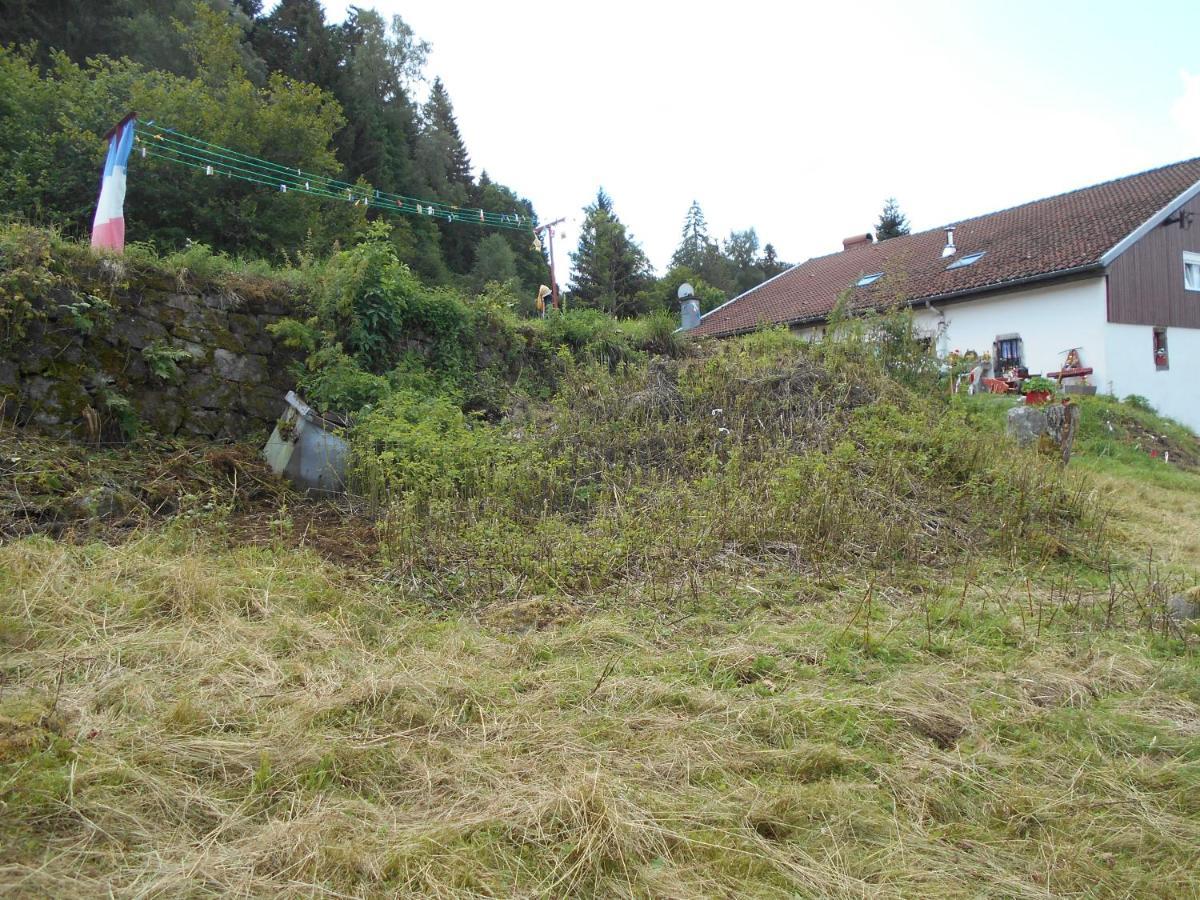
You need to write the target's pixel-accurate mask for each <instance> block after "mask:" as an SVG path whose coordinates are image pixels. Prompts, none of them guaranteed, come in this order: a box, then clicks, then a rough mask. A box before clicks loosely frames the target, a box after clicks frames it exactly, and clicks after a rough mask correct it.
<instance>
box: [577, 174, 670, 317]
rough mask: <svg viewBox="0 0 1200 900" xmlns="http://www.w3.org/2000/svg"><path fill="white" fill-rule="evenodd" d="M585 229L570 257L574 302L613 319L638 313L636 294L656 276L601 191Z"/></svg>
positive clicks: (589, 211) (589, 209) (586, 214)
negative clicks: (594, 308)
mask: <svg viewBox="0 0 1200 900" xmlns="http://www.w3.org/2000/svg"><path fill="white" fill-rule="evenodd" d="M583 212H584V220H583V226H582V228H581V229H580V232H579V241H578V243H577V245H576V249H575V252H574V253H572V254H571V263H572V266H573V270H572V274H571V299H572V301H573V302H575V303H580V304H581V305H584V306H591V307H596V308H598V309H602V310H604V311H605V312H607V313H610V314H611V315H614V316H623V315H631V314H634V313H636V312H637V311H638V310H637V302H638V300H637V294H638V292H639V291H642V290H643V289H644V288H646V287H647V286H648V284H649V282H650V280H651V278H652V277H653V275H652V271H651V268H650V262H649V260H647V259H646V254H645V253H644V252H642V248H641V247H639V246H638V244H637V242H636V241H634V240H633V238H632V237H630V235H629V232H628V231H627V229H626V228H625V224H624V223H623V222H622V221H621V220H620V219H618V218H617V215H616V213H615V212H614V211H613V204H612V198H611V197H609V196H608V194H606V193H605V192H604V189H603V188H601V189H600V191H599V193H598V194H597V195H596V200H595V202H594V203H592V204H591V205H590V206H587V207H585V208H584V211H583Z"/></svg>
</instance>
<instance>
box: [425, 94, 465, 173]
mask: <svg viewBox="0 0 1200 900" xmlns="http://www.w3.org/2000/svg"><path fill="white" fill-rule="evenodd" d="M422 119H423V125H424V127H423V129H422V132H421V134H422V137H423V138H425V139H427V140H431V141H436V142H437V143H438V144H439V145H440V146H439V148H438V149H439V150H440V151H441V154H442V156H443V159H444V165H445V176H446V179H447V180H448V181H450V182H451V183H455V184H464V185H469V184H471V182H472V178H471V157H470V156H469V155H468V154H467V147H466V145H465V144H464V143H463V139H462V134H460V133H459V130H458V121H457V120H456V119H455V118H454V107H453V106H452V105H451V103H450V95H449V94H448V93H446V86H445V85H444V84H442V79H440V78H435V79H433V87H432V88H431V89H430V91H429V99H428V100H426V101H425V107H424V109H423V110H422Z"/></svg>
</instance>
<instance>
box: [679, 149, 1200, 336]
mask: <svg viewBox="0 0 1200 900" xmlns="http://www.w3.org/2000/svg"><path fill="white" fill-rule="evenodd" d="M1197 182H1200V158H1197V159H1191V160H1187V161H1185V162H1180V163H1175V164H1173V165H1169V166H1163V167H1162V168H1159V169H1153V170H1151V171H1149V172H1142V173H1140V174H1137V175H1129V176H1127V177H1125V178H1118V179H1116V180H1115V181H1108V182H1105V183H1104V184H1097V185H1094V186H1092V187H1086V188H1081V189H1079V190H1076V191H1071V192H1070V193H1066V194H1059V195H1058V196H1056V197H1049V198H1047V199H1045V200H1035V201H1033V202H1032V203H1026V204H1024V205H1022V206H1014V207H1012V208H1011V209H1005V210H1001V211H1000V212H994V213H990V214H988V215H986V216H979V217H978V218H974V219H967V220H965V221H961V222H957V223H954V243H955V245H956V246H957V248H958V252H957V253H956V254H955V255H954V257H952V258H948V259H943V258H942V248H943V247H944V246H945V244H946V231H945V229H944V228H935V229H932V230H930V231H922V232H920V233H918V234H911V235H905V236H904V237H897V238H892V239H891V240H887V241H881V242H880V243H878V244H866V243H864V244H859V245H857V246H852V247H849V248H848V249H845V250H843V251H842V252H840V253H833V254H830V255H829V256H819V257H815V258H813V259H810V260H808V262H804V263H801V264H800V265H798V266H794V267H792V268H791V269H788V270H787V271H786V272H784V273H783V274H782V275H778V276H776V277H775V278H772V279H771V280H769V281H765V282H763V283H762V284H760V285H759V286H758V287H756V288H752V289H751V290H749V291H747V292H746V293H744V294H742V295H741V296H740V297H737V298H735V299H734V300H732V301H730V302H729V303H727V304H725V305H724V306H722V307H718V308H717V309H715V310H713V311H712V312H710V313H708V314H706V315H705V316H704V317H703V318H702V319H701V320H700V325H699V326H697V327H696V328H695V329H693V330H692V331H690V332H689V334H691V335H696V336H703V335H717V336H720V335H728V334H737V333H740V332H743V331H750V330H752V329H754V328H756V327H758V326H759V325H762V324H780V323H792V322H800V321H805V320H813V319H816V320H819V319H820V318H821V317H823V316H825V315H827V314H828V313H829V312H830V310H832V309H833V306H834V304H835V303H836V302H837V298H838V295H839V294H841V293H842V292H843V291H845V290H847V289H851V294H850V295H849V302H850V304H851V306H852V307H853V308H859V309H864V308H870V307H881V306H887V305H889V304H890V303H893V302H896V301H897V300H899V299H903V300H907V301H916V300H923V299H933V298H935V297H943V296H945V295H947V294H957V293H960V292H971V291H977V290H987V289H989V288H993V287H1001V286H1003V285H1005V284H1008V283H1011V282H1015V281H1021V280H1023V279H1026V278H1031V277H1034V276H1052V275H1053V273H1056V272H1065V271H1066V270H1070V269H1077V268H1080V267H1084V266H1088V265H1096V266H1098V265H1099V264H1100V258H1101V257H1102V256H1103V255H1104V254H1105V253H1107V252H1108V251H1109V250H1111V249H1112V248H1113V247H1114V246H1115V245H1116V244H1117V243H1119V242H1120V241H1121V240H1122V239H1123V238H1125V237H1127V236H1128V235H1130V234H1131V233H1132V232H1133V231H1135V230H1136V229H1137V228H1138V227H1139V226H1140V225H1142V224H1143V223H1144V222H1146V221H1147V220H1148V219H1149V218H1150V217H1151V216H1153V215H1154V214H1155V213H1157V212H1159V211H1160V210H1162V209H1163V208H1164V207H1166V206H1167V205H1168V204H1169V203H1171V201H1172V200H1174V199H1176V198H1177V197H1179V196H1180V195H1181V194H1183V193H1184V192H1185V191H1186V190H1187V189H1188V188H1190V187H1192V186H1193V185H1194V184H1196V183H1197ZM979 251H985V255H984V256H983V257H982V258H981V259H980V260H979V261H978V262H976V263H974V264H973V265H970V266H965V267H962V268H958V269H950V270H947V269H946V266H947V265H949V264H950V263H952V262H954V260H955V259H962V258H963V257H964V256H967V255H968V254H971V253H978V252H979ZM875 272H883V273H885V275H886V276H887V277H885V278H881V279H879V280H878V281H876V282H875V283H874V284H872V285H870V286H868V287H852V286H853V285H854V283H855V282H856V281H858V279H859V278H860V277H861V276H863V275H869V274H872V273H875Z"/></svg>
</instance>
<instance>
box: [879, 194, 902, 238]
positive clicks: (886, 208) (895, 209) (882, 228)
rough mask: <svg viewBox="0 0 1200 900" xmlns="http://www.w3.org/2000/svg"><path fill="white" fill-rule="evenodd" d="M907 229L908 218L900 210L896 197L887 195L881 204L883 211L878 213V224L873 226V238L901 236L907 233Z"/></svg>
mask: <svg viewBox="0 0 1200 900" xmlns="http://www.w3.org/2000/svg"><path fill="white" fill-rule="evenodd" d="M908 230H909V229H908V218H907V217H906V216H905V215H904V213H902V212H901V211H900V207H899V205H898V204H897V203H896V198H895V197H888V198H887V202H886V203H884V204H883V212H881V213H880V214H879V224H878V225H876V226H875V240H877V241H886V240H887V239H888V238H894V237H901V236H902V235H905V234H908Z"/></svg>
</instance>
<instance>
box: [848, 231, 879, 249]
mask: <svg viewBox="0 0 1200 900" xmlns="http://www.w3.org/2000/svg"><path fill="white" fill-rule="evenodd" d="M874 242H875V239H874V238H873V237H871V235H870V234H852V235H850V237H848V238H842V251H843V252H845V251H846V250H853V249H854V248H855V247H869V246H870V245H871V244H872V243H874Z"/></svg>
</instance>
